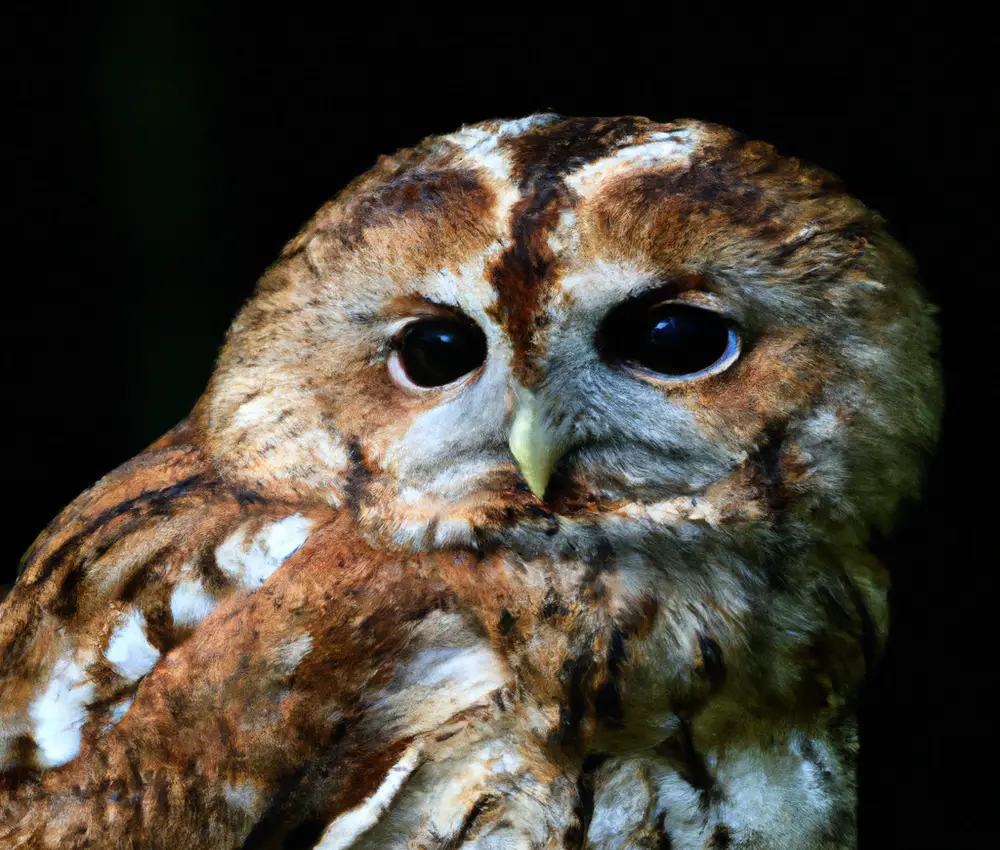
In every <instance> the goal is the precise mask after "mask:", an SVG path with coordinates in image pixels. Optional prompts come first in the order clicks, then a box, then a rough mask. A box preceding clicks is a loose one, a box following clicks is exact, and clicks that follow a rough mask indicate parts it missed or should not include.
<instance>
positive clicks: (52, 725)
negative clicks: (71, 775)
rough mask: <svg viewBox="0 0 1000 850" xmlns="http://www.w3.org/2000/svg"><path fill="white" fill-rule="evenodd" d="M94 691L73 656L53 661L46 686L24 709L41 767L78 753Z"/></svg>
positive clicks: (56, 763) (63, 760)
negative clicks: (27, 716)
mask: <svg viewBox="0 0 1000 850" xmlns="http://www.w3.org/2000/svg"><path fill="white" fill-rule="evenodd" d="M95 692H96V688H95V687H94V683H93V682H91V681H88V680H87V677H86V673H85V671H84V669H83V667H81V666H80V665H79V664H78V663H77V662H76V659H75V658H74V657H73V655H72V654H67V655H65V656H63V657H62V658H60V659H59V660H58V661H56V663H55V665H54V666H53V668H52V676H51V678H50V679H49V683H48V686H47V687H46V688H45V690H44V691H43V692H42V693H41V694H39V695H38V696H37V697H36V698H35V699H34V700H33V701H32V702H31V704H30V705H29V706H28V715H29V716H30V717H31V721H32V723H33V724H34V728H33V737H34V739H35V743H36V744H37V746H38V754H37V759H38V763H39V765H40V766H41V767H58V766H59V765H62V764H66V762H68V761H70V760H71V759H74V758H76V756H77V755H78V754H79V752H80V728H81V727H82V726H83V724H84V722H85V721H86V719H87V704H88V703H89V702H90V701H91V700H92V699H93V698H94V695H95Z"/></svg>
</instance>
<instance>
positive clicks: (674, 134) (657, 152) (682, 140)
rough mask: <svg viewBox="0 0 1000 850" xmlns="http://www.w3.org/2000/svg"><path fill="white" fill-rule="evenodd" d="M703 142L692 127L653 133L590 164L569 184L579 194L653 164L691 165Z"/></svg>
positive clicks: (570, 177)
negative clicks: (698, 146)
mask: <svg viewBox="0 0 1000 850" xmlns="http://www.w3.org/2000/svg"><path fill="white" fill-rule="evenodd" d="M699 141H700V134H698V132H697V131H696V130H695V129H694V128H690V127H685V128H682V129H680V130H674V131H671V132H668V133H651V134H650V135H649V136H646V137H645V139H644V140H643V141H642V142H640V143H639V144H624V145H622V146H621V147H619V148H618V149H617V150H615V151H614V152H613V153H611V154H609V155H608V156H605V157H602V158H601V159H598V160H595V161H594V162H588V163H587V164H586V165H582V166H581V167H580V168H578V169H577V170H576V171H574V172H572V173H571V174H569V175H567V176H566V177H565V182H566V185H567V186H568V187H569V188H570V189H572V190H573V191H575V192H577V193H579V194H586V193H587V191H588V190H589V189H592V188H594V187H595V186H597V185H599V184H600V183H602V182H604V180H606V179H607V178H608V177H611V176H612V175H615V174H621V173H624V172H628V171H630V170H632V169H633V168H640V167H648V166H650V165H671V166H689V165H690V164H691V156H692V154H693V153H694V150H695V148H696V146H697V144H698V142H699Z"/></svg>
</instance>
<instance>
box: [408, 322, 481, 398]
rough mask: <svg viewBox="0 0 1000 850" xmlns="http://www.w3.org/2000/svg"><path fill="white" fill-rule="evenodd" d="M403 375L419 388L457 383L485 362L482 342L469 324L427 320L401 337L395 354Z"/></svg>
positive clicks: (478, 334) (409, 329)
mask: <svg viewBox="0 0 1000 850" xmlns="http://www.w3.org/2000/svg"><path fill="white" fill-rule="evenodd" d="M399 355H400V359H401V360H402V363H403V368H404V369H405V370H406V374H407V376H408V377H409V379H410V380H411V381H413V383H415V384H417V386H421V387H440V386H442V385H444V384H450V383H451V382H452V381H457V380H458V379H459V378H461V377H462V375H466V374H468V373H469V372H471V371H472V370H473V369H476V368H478V367H479V366H481V365H482V364H483V361H484V360H486V338H485V337H484V336H483V332H482V331H481V330H480V329H479V328H478V327H476V326H475V325H473V324H472V323H470V322H462V321H457V320H455V319H430V320H428V321H425V322H415V323H414V324H412V325H410V326H409V327H408V328H407V329H406V331H405V332H404V334H403V341H402V344H401V345H400V351H399Z"/></svg>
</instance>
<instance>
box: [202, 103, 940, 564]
mask: <svg viewBox="0 0 1000 850" xmlns="http://www.w3.org/2000/svg"><path fill="white" fill-rule="evenodd" d="M913 273H914V269H913V264H912V262H911V260H910V258H909V256H908V255H907V254H906V253H905V251H903V250H902V249H901V248H900V246H899V245H898V244H897V243H896V242H895V241H893V239H892V238H891V237H890V236H889V235H888V234H887V233H886V231H885V229H884V226H883V222H882V219H881V218H880V217H879V216H878V215H877V214H875V213H873V212H872V211H870V210H869V209H867V208H866V207H865V206H864V205H863V204H862V203H860V202H859V201H857V200H855V199H854V198H853V197H851V196H850V195H849V194H848V193H847V192H846V191H845V189H844V188H843V187H842V185H841V184H840V183H839V182H838V181H837V180H836V179H835V178H834V177H833V176H832V175H830V174H828V173H826V172H824V171H821V170H819V169H817V168H814V167H811V166H807V165H804V164H802V163H801V162H799V161H798V160H795V159H791V158H783V157H781V156H779V155H778V154H777V153H776V152H775V150H774V149H773V148H772V147H771V146H769V145H766V144H762V143H760V142H754V141H748V140H746V139H745V138H744V137H742V136H741V135H739V134H737V133H735V132H733V131H731V130H728V129H726V128H724V127H720V126H717V125H714V124H708V123H703V122H699V121H692V120H682V121H675V122H672V123H667V124H660V123H654V122H652V121H650V120H647V119H645V118H637V117H626V118H613V119H596V118H562V117H560V116H557V115H534V116H531V117H528V118H525V119H521V120H515V121H491V122H487V123H483V124H477V125H474V126H467V127H464V128H462V129H461V130H460V131H458V132H456V133H453V134H451V135H446V136H439V137H433V138H430V139H427V140H425V141H424V142H422V143H421V144H420V145H418V146H417V147H414V148H412V149H408V150H403V151H400V152H399V153H397V154H395V155H393V156H389V157H383V158H381V159H380V160H379V161H378V163H377V164H376V166H375V167H374V168H373V169H372V170H371V171H370V172H368V173H367V174H365V175H363V176H362V177H360V178H358V179H357V180H355V181H354V182H353V183H351V184H350V185H349V186H348V187H347V188H346V189H345V190H344V191H343V192H342V193H341V194H340V196H339V197H337V198H336V199H335V200H334V201H332V202H330V203H329V204H327V205H326V206H324V207H323V208H322V209H320V210H319V212H318V213H317V214H316V215H315V216H314V217H313V218H312V220H311V221H310V222H309V223H308V224H307V225H306V226H305V227H304V228H303V230H302V231H301V232H300V233H299V234H298V236H296V237H295V239H293V240H292V241H291V242H290V243H289V244H288V245H287V246H286V248H285V249H284V251H283V252H282V254H281V256H280V258H279V259H278V261H277V262H276V263H275V264H274V265H273V266H271V268H270V269H268V270H267V272H266V273H265V274H264V276H263V278H262V279H261V281H260V283H259V285H258V288H257V290H256V293H255V294H254V296H253V298H252V299H251V300H250V301H249V302H248V304H247V305H246V306H245V308H244V309H243V311H242V312H241V313H240V315H239V317H238V318H237V319H236V321H235V323H234V324H233V326H232V328H231V330H230V332H229V336H228V340H227V343H226V345H225V348H224V350H223V352H222V354H221V356H220V360H219V363H218V367H217V370H216V372H215V375H214V376H213V379H212V381H211V383H210V386H209V388H208V390H207V392H206V394H205V396H204V397H203V399H202V400H201V402H200V403H199V406H198V408H197V409H196V417H197V421H199V422H200V423H201V426H202V427H203V429H204V433H205V434H206V435H207V444H208V447H209V449H210V451H211V452H212V454H213V455H214V458H215V460H216V462H217V464H218V465H219V467H220V468H221V469H222V470H223V473H224V475H225V476H227V477H228V479H230V480H232V481H233V482H236V483H238V484H239V485H240V486H242V487H245V488H246V489H247V490H248V491H250V492H252V491H253V490H254V489H256V488H261V487H264V488H268V489H269V490H270V491H271V492H272V493H275V492H277V493H285V494H287V495H288V497H289V498H294V499H296V500H302V499H306V500H309V499H314V500H317V501H320V502H324V503H328V504H333V505H335V506H340V507H344V508H349V509H351V510H353V511H356V512H357V516H358V519H359V521H360V524H361V526H362V527H363V528H364V529H365V530H366V532H367V533H369V534H371V535H374V536H376V537H378V538H379V539H380V540H381V541H383V542H385V543H388V544H391V545H393V546H399V547H404V548H410V549H416V550H428V549H437V548H451V547H455V548H468V547H480V548H482V547H488V546H490V545H492V544H494V543H497V542H499V541H503V542H506V543H507V544H510V543H512V542H514V543H519V544H520V545H524V546H527V547H529V548H535V549H540V548H545V547H550V548H551V547H555V548H557V549H558V548H559V547H563V546H565V547H570V548H572V547H577V546H580V545H598V543H600V541H615V542H617V543H622V542H626V543H627V542H628V541H634V542H637V545H638V541H644V540H645V541H648V540H649V539H650V535H651V534H654V535H658V536H659V537H661V538H664V539H666V538H669V539H672V540H675V541H678V542H683V541H685V540H691V539H694V538H697V536H698V534H699V531H700V530H706V529H711V530H712V531H713V532H714V533H715V535H716V537H718V536H719V535H722V536H723V537H725V538H726V539H729V540H754V541H756V544H755V545H760V544H761V541H764V543H765V544H766V545H770V544H773V543H778V544H781V543H784V544H790V543H791V542H794V541H795V540H796V539H805V538H814V537H816V536H817V535H821V536H829V535H840V536H844V535H847V536H854V537H856V538H858V539H861V540H863V538H864V537H865V535H866V534H867V533H868V530H869V529H871V528H872V527H880V528H883V527H885V526H886V525H887V524H888V523H889V522H890V521H891V518H892V516H893V514H894V511H895V509H896V507H897V504H898V502H899V501H900V499H901V498H902V497H904V496H906V495H908V494H910V493H912V492H913V491H914V488H915V486H916V484H917V481H918V476H919V468H920V461H921V455H922V453H923V451H924V450H925V448H926V447H927V445H928V443H929V442H930V441H931V440H932V438H933V436H934V433H935V428H936V422H937V419H938V409H939V400H940V392H939V374H938V369H937V366H936V360H935V354H934V352H935V347H936V329H935V324H934V322H933V319H932V311H931V309H930V308H929V306H928V304H927V302H926V301H925V299H924V297H923V295H922V293H921V291H920V289H919V288H918V286H917V285H916V283H915V282H914V277H913ZM595 541H596V542H595Z"/></svg>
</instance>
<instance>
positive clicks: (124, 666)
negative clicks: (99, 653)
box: [104, 611, 160, 682]
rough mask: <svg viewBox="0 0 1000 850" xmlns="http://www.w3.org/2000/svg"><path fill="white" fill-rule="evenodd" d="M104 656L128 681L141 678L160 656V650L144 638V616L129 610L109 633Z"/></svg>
mask: <svg viewBox="0 0 1000 850" xmlns="http://www.w3.org/2000/svg"><path fill="white" fill-rule="evenodd" d="M104 657H105V658H107V659H108V661H110V662H111V665H112V666H113V667H114V668H115V670H117V671H118V673H119V674H121V675H122V676H124V677H125V678H126V679H128V680H129V681H130V682H134V681H136V680H137V679H141V678H142V677H143V676H145V675H146V674H147V673H148V672H149V671H150V670H152V669H153V665H154V664H156V662H157V661H158V660H159V658H160V651H159V650H158V649H157V648H156V647H155V646H153V645H152V644H151V643H150V642H149V640H148V639H147V638H146V618H145V617H144V616H143V614H142V612H141V611H130V612H129V613H128V614H126V615H125V619H124V621H123V622H122V624H121V625H119V626H118V627H117V628H116V629H115V630H114V632H112V634H111V640H109V641H108V648H107V649H106V650H104Z"/></svg>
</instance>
